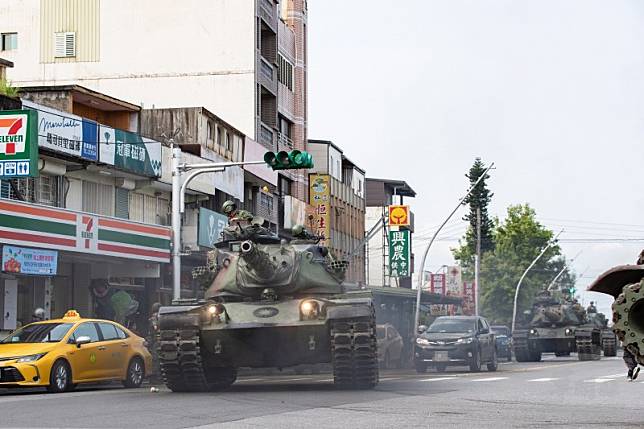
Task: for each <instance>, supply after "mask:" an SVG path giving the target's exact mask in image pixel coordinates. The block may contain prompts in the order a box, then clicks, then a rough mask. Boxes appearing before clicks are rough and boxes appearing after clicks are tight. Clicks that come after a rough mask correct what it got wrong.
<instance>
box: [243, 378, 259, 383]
mask: <svg viewBox="0 0 644 429" xmlns="http://www.w3.org/2000/svg"><path fill="white" fill-rule="evenodd" d="M264 380H266V379H265V378H243V379H241V380H239V381H238V383H243V382H245V381H264Z"/></svg>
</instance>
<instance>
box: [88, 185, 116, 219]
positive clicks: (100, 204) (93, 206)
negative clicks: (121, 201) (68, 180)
mask: <svg viewBox="0 0 644 429" xmlns="http://www.w3.org/2000/svg"><path fill="white" fill-rule="evenodd" d="M82 192H83V195H82V206H83V211H84V212H87V213H94V214H99V215H103V216H114V205H115V204H114V186H112V185H104V184H102V183H95V182H89V181H87V180H83V191H82Z"/></svg>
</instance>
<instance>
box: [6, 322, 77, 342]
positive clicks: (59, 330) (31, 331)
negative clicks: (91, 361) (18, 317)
mask: <svg viewBox="0 0 644 429" xmlns="http://www.w3.org/2000/svg"><path fill="white" fill-rule="evenodd" d="M72 326H73V323H39V324H33V325H27V326H25V327H23V328H20V329H18V330H16V331H14V332H13V333H12V334H11V335H9V336H8V337H7V338H5V339H4V340H2V343H4V344H6V343H11V344H16V343H57V342H58V341H60V340H62V339H63V337H64V336H65V334H67V332H69V329H70V328H71V327H72Z"/></svg>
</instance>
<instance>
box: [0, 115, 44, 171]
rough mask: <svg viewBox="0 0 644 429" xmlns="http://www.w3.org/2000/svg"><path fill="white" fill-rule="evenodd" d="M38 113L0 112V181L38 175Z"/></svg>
mask: <svg viewBox="0 0 644 429" xmlns="http://www.w3.org/2000/svg"><path fill="white" fill-rule="evenodd" d="M37 122H38V113H37V112H34V111H33V110H5V111H0V178H2V179H6V178H12V177H28V176H31V177H37V176H38V129H37V127H36V123H37Z"/></svg>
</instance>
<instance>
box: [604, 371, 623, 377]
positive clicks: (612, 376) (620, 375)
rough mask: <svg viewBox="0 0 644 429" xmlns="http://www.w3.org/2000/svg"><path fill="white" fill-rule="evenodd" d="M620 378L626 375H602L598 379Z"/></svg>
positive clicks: (621, 373)
mask: <svg viewBox="0 0 644 429" xmlns="http://www.w3.org/2000/svg"><path fill="white" fill-rule="evenodd" d="M620 377H626V374H625V373H623V372H620V373H619V374H613V375H602V376H601V377H599V378H620Z"/></svg>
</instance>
